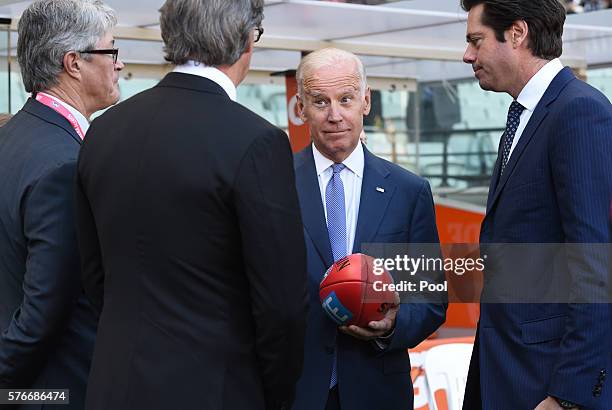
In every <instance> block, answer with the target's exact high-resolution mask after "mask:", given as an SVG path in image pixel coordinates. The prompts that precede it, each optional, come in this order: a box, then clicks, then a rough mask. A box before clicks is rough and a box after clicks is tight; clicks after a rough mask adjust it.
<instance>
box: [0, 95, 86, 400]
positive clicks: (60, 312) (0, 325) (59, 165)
mask: <svg viewBox="0 0 612 410" xmlns="http://www.w3.org/2000/svg"><path fill="white" fill-rule="evenodd" d="M80 143H81V140H80V139H79V137H78V136H77V134H76V133H75V132H74V129H73V128H72V127H71V126H70V123H69V122H68V121H67V120H66V119H64V118H63V117H62V116H60V115H59V114H57V113H56V112H55V111H53V110H52V109H50V108H48V107H46V106H44V105H43V104H41V103H39V102H37V101H36V100H34V99H29V100H28V101H27V102H26V104H25V106H24V107H23V109H22V110H21V111H20V112H19V113H17V115H15V117H13V119H11V121H10V122H9V123H8V124H7V125H5V126H4V127H2V128H0V176H1V177H0V388H22V389H25V388H47V389H52V388H54V389H60V388H61V389H70V405H69V406H67V407H66V406H62V407H63V408H64V407H65V408H67V409H82V408H83V405H84V397H85V386H86V382H87V375H88V372H89V364H90V361H91V356H92V353H93V344H94V338H95V333H96V317H95V314H94V312H93V310H92V308H91V306H90V304H89V303H88V301H87V300H86V298H85V296H84V294H83V292H82V287H81V281H80V270H79V255H78V250H77V243H76V235H75V221H74V178H75V172H76V159H77V155H78V152H79V148H80ZM22 408H40V405H39V406H31V407H27V406H23V407H22Z"/></svg>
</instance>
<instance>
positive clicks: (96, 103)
mask: <svg viewBox="0 0 612 410" xmlns="http://www.w3.org/2000/svg"><path fill="white" fill-rule="evenodd" d="M114 43H115V40H114V39H113V35H112V34H111V33H110V32H108V33H106V34H105V35H104V36H103V37H102V38H101V39H100V40H99V41H98V43H97V44H96V47H95V49H108V48H113V47H114ZM88 55H89V56H90V57H91V58H90V60H89V61H87V60H85V59H84V58H83V56H84V54H83V55H81V54H79V53H78V52H76V51H70V52H68V53H66V54H65V55H64V60H63V62H64V71H62V73H60V75H59V76H58V79H59V82H58V84H57V85H56V86H54V87H52V88H50V89H49V90H45V92H46V93H48V94H50V95H53V96H55V97H57V98H59V99H60V100H62V101H64V102H66V103H68V104H70V105H71V106H73V107H74V108H76V109H77V110H78V111H79V112H80V113H81V114H83V115H84V116H85V118H87V119H89V117H90V116H91V114H93V113H94V112H96V111H99V110H102V109H104V108H106V107H110V106H111V105H113V104H115V103H116V102H117V101H119V71H121V70H122V69H123V67H124V65H123V62H122V61H121V60H120V59H118V60H117V63H116V64H113V59H112V56H111V55H107V54H88Z"/></svg>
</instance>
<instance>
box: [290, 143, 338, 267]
mask: <svg viewBox="0 0 612 410" xmlns="http://www.w3.org/2000/svg"><path fill="white" fill-rule="evenodd" d="M295 180H296V186H297V191H298V196H299V199H300V208H301V211H302V221H303V223H304V229H305V230H306V232H307V233H308V235H309V236H310V239H312V242H313V243H314V246H315V248H316V249H317V252H318V253H319V256H320V257H321V259H322V260H323V262H324V265H325V266H331V264H332V263H333V262H334V260H333V259H334V258H333V256H332V250H331V244H330V242H329V234H328V232H327V225H326V224H325V210H324V209H323V202H322V201H321V190H320V188H319V180H318V177H317V169H316V167H315V163H314V157H313V156H312V145H310V146H308V147H307V148H306V149H304V150H303V151H302V152H300V153H298V154H296V164H295Z"/></svg>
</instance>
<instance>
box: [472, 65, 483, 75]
mask: <svg viewBox="0 0 612 410" xmlns="http://www.w3.org/2000/svg"><path fill="white" fill-rule="evenodd" d="M473 70H474V75H475V76H476V77H478V73H480V72H481V71H482V67H473Z"/></svg>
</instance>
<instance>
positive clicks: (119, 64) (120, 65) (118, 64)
mask: <svg viewBox="0 0 612 410" xmlns="http://www.w3.org/2000/svg"><path fill="white" fill-rule="evenodd" d="M124 67H125V64H123V61H121V59H117V62H116V63H115V70H117V71H121V70H123V68H124Z"/></svg>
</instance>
